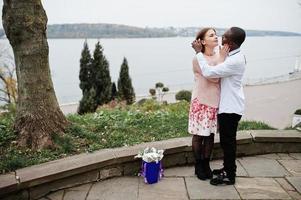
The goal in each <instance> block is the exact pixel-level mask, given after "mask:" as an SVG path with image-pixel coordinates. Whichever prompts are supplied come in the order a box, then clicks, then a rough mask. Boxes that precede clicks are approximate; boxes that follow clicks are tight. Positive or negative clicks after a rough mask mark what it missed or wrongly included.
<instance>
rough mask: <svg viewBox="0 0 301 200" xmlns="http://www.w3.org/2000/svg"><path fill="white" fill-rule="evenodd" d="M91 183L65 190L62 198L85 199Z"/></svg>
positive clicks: (68, 199)
mask: <svg viewBox="0 0 301 200" xmlns="http://www.w3.org/2000/svg"><path fill="white" fill-rule="evenodd" d="M91 186H92V183H90V184H85V185H81V186H78V187H73V188H70V189H67V190H65V194H64V200H75V199H86V197H87V195H88V192H89V190H90V188H91Z"/></svg>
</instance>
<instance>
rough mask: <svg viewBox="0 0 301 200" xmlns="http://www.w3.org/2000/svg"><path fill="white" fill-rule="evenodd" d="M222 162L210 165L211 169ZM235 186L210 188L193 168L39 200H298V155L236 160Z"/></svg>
mask: <svg viewBox="0 0 301 200" xmlns="http://www.w3.org/2000/svg"><path fill="white" fill-rule="evenodd" d="M221 164H222V161H221V160H215V161H212V162H211V166H212V167H214V168H219V167H221ZM237 167H238V173H237V175H238V177H237V180H236V184H235V185H234V186H211V185H210V184H209V180H207V181H201V180H199V179H197V178H196V176H195V175H194V170H193V167H192V166H184V167H174V168H169V169H167V170H165V173H164V174H165V177H163V179H162V180H161V181H159V182H158V183H156V184H152V185H148V184H145V183H144V181H143V178H142V177H129V176H126V177H118V178H111V179H107V180H104V181H100V182H96V183H89V184H84V185H81V186H77V187H72V188H68V189H65V190H60V191H57V192H54V193H51V194H49V195H47V196H45V197H43V198H40V200H77V199H78V200H81V199H82V200H84V199H87V200H96V199H97V200H98V199H99V200H119V199H122V200H134V199H139V200H147V199H158V200H159V199H163V200H165V199H166V200H168V199H170V200H171V199H172V200H188V199H191V200H192V199H301V153H290V154H282V153H279V154H264V155H258V156H252V157H242V158H238V160H237Z"/></svg>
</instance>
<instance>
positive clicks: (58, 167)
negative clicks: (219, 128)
mask: <svg viewBox="0 0 301 200" xmlns="http://www.w3.org/2000/svg"><path fill="white" fill-rule="evenodd" d="M145 147H156V148H157V149H164V150H165V151H164V158H163V160H162V163H163V167H164V168H165V169H166V170H165V177H164V178H163V179H162V180H161V181H160V182H159V183H157V184H154V185H146V184H145V183H144V182H143V178H142V177H137V172H139V169H140V167H141V160H140V159H134V156H135V155H136V154H137V153H138V152H139V151H141V150H143V149H144V148H145ZM237 156H238V159H237V165H238V178H237V182H236V185H235V186H224V187H216V186H211V185H210V184H209V181H206V182H204V181H199V180H198V179H197V178H196V177H195V176H194V174H193V167H191V166H192V165H193V162H194V158H193V153H192V147H191V137H184V138H174V139H169V140H164V141H157V142H150V143H142V144H138V145H135V146H131V147H121V148H114V149H103V150H100V151H95V152H93V153H83V154H79V155H74V156H69V157H66V158H62V159H59V160H54V161H50V162H47V163H43V164H40V165H34V166H30V167H26V168H23V169H18V170H16V171H15V172H12V173H7V174H4V175H0V199H1V200H21V199H22V200H23V199H24V200H25V199H26V200H36V199H40V200H57V199H59V200H63V199H64V200H66V199H74V200H77V199H79V200H81V199H83V200H84V199H91V200H92V199H95V200H96V199H108V200H110V199H116V200H119V199H122V200H126V199H300V200H301V197H300V192H301V133H300V132H298V131H295V130H265V131H263V130H261V131H260V130H256V131H252V130H251V131H242V132H239V133H238V135H237ZM221 158H222V151H221V148H220V144H219V138H218V136H216V137H215V144H214V150H213V161H212V162H211V163H212V167H213V168H220V167H221V160H220V159H221ZM180 166H182V167H180Z"/></svg>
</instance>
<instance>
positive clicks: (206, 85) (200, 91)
mask: <svg viewBox="0 0 301 200" xmlns="http://www.w3.org/2000/svg"><path fill="white" fill-rule="evenodd" d="M192 65H193V73H194V87H193V91H192V95H191V100H194V99H195V98H197V99H198V100H199V102H200V103H201V104H205V105H208V106H211V107H214V108H218V105H219V100H220V79H219V78H210V79H206V78H205V77H204V76H203V75H202V71H201V68H200V66H199V63H198V61H197V58H196V57H194V58H193V61H192ZM212 67H214V66H212Z"/></svg>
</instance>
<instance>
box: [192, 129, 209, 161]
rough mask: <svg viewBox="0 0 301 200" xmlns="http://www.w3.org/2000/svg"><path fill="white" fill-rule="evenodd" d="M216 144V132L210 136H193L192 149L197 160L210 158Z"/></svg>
mask: <svg viewBox="0 0 301 200" xmlns="http://www.w3.org/2000/svg"><path fill="white" fill-rule="evenodd" d="M213 145H214V134H213V133H212V134H210V136H199V135H193V136H192V150H193V153H194V157H195V159H196V160H204V159H210V156H211V153H212V149H213Z"/></svg>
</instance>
